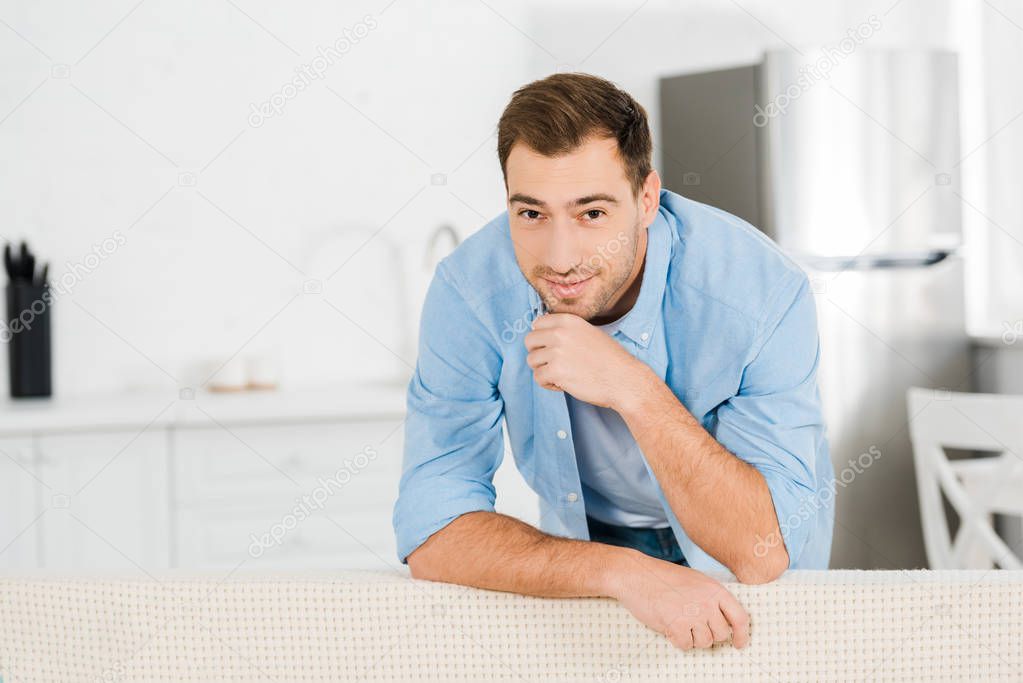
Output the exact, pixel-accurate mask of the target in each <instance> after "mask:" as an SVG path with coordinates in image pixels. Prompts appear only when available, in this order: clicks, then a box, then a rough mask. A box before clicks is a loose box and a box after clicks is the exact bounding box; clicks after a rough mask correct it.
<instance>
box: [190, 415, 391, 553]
mask: <svg viewBox="0 0 1023 683" xmlns="http://www.w3.org/2000/svg"><path fill="white" fill-rule="evenodd" d="M402 427H403V422H402V420H401V418H400V417H392V418H388V419H360V420H341V421H332V422H291V423H283V424H270V425H260V426H252V425H231V424H226V423H224V422H220V421H217V423H216V424H214V425H212V426H210V427H205V428H182V429H178V430H174V434H173V442H172V443H173V446H172V452H173V454H174V455H173V461H174V464H173V471H174V473H175V481H176V482H177V486H176V488H175V496H174V504H173V507H174V509H175V510H176V511H177V513H176V517H175V524H174V527H175V529H176V534H175V535H176V543H175V550H174V561H175V564H177V565H179V566H183V567H205V568H223V569H233V568H234V567H236V566H243V567H267V568H270V567H272V568H281V569H285V568H302V567H313V568H327V569H329V568H365V569H386V568H388V567H396V566H397V558H396V556H395V544H394V534H393V531H392V528H391V509H392V506H393V504H394V500H395V498H396V497H397V491H398V479H399V477H400V474H401V455H402V454H401V450H402V449H401V445H402Z"/></svg>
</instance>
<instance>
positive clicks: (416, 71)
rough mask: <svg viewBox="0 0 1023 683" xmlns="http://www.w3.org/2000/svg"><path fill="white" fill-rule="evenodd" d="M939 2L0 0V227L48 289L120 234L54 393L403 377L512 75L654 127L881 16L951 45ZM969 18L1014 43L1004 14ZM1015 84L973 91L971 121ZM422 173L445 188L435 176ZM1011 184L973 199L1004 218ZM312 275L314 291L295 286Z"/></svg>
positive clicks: (481, 191)
mask: <svg viewBox="0 0 1023 683" xmlns="http://www.w3.org/2000/svg"><path fill="white" fill-rule="evenodd" d="M1004 4H1005V5H1006V9H1005V10H1004V11H1011V10H1012V8H1011V7H1009V5H1010V3H1004ZM1015 5H1017V6H1018V5H1019V3H1018V2H1017V3H1015ZM953 8H954V0H946V1H943V2H940V3H930V2H924V1H923V0H901V2H897V3H895V2H892V1H888V0H886V1H885V2H868V3H862V2H852V1H851V0H846V1H838V0H834V1H832V2H824V3H822V2H810V1H809V0H800V1H799V2H797V3H785V4H784V5H782V4H780V3H769V2H766V1H765V0H746V1H745V2H742V3H731V2H711V1H710V0H703V1H700V2H687V3H677V2H667V1H650V2H646V3H643V2H635V3H631V4H620V3H612V2H601V3H584V2H577V1H572V0H562V1H561V2H557V3H549V2H548V3H543V4H541V3H539V2H533V3H510V2H503V3H502V2H491V1H490V0H488V1H487V2H486V3H484V2H482V1H480V0H456V1H453V2H447V3H444V4H443V5H441V4H439V3H427V2H425V0H396V1H395V2H391V3H388V2H387V1H385V2H356V3H333V2H325V1H324V2H311V3H303V4H302V5H301V6H297V5H293V4H281V3H273V2H268V1H266V0H259V1H256V0H231V1H227V0H225V1H223V2H208V1H202V2H201V1H199V0H182V1H180V2H163V1H161V0H144V1H143V2H141V3H138V2H137V0H124V1H114V0H105V1H104V2H99V3H76V2H69V1H67V0H62V1H60V2H51V3H46V4H39V3H21V4H17V5H14V4H10V5H7V6H5V7H3V8H2V9H0V19H3V23H0V152H2V154H3V158H4V163H3V164H0V235H2V236H3V237H5V238H9V239H21V238H22V237H27V238H28V239H29V240H30V241H31V243H32V245H33V246H34V248H35V249H36V251H37V252H38V253H39V254H41V255H42V256H43V257H44V258H48V259H50V260H51V261H52V262H53V263H52V266H51V278H52V279H54V280H59V279H60V278H61V276H62V275H64V274H65V273H66V272H67V271H68V264H69V263H70V264H76V263H82V262H83V260H84V259H85V258H86V255H87V254H89V253H90V252H91V251H92V249H93V245H98V244H100V243H101V242H102V241H103V240H104V239H105V238H108V237H111V236H113V235H115V234H116V235H120V236H123V241H124V244H123V246H117V248H116V249H114V250H113V253H111V254H109V255H104V258H102V259H101V260H100V262H99V265H98V267H96V268H95V269H94V270H92V271H91V272H83V271H82V269H81V268H79V270H78V272H79V275H80V277H77V278H72V280H73V288H72V291H71V293H70V294H68V295H66V296H63V297H61V298H60V299H59V300H58V303H57V305H56V307H55V309H54V310H55V315H56V319H55V323H54V324H55V334H56V339H55V345H56V346H55V349H56V356H55V372H56V387H55V388H56V391H57V392H60V393H70V394H78V393H86V392H92V391H117V390H122V389H126V388H140V387H157V388H174V387H176V386H181V385H193V384H196V383H199V382H201V381H202V380H204V379H206V378H207V377H208V375H209V371H210V370H211V369H213V368H215V367H216V366H218V365H220V364H221V363H223V362H224V361H225V360H227V359H228V358H230V357H232V356H235V355H237V357H244V356H247V355H251V354H269V355H270V356H271V357H273V358H276V359H277V361H278V362H279V363H280V365H281V371H282V377H283V379H284V381H285V382H286V383H288V384H292V385H305V384H318V383H324V382H329V381H332V380H339V379H357V378H391V379H395V378H397V379H399V380H400V378H402V377H403V376H404V375H406V374H407V372H408V371H409V367H408V365H409V364H411V363H414V352H413V350H412V348H411V345H410V338H411V334H410V330H412V329H414V327H415V325H416V320H417V318H418V307H419V302H420V298H421V296H422V292H423V286H424V284H425V282H426V279H427V278H428V276H429V274H430V270H429V268H428V267H427V266H426V265H425V263H424V253H423V252H424V245H425V241H426V238H427V236H428V235H429V233H430V232H431V231H432V230H434V229H435V228H436V227H437V226H438V225H440V224H441V223H445V222H448V223H450V224H452V225H453V226H454V227H455V229H456V230H457V231H458V232H459V233H460V234H462V235H463V236H465V235H467V234H469V233H471V232H473V231H474V230H475V229H477V228H478V227H479V226H480V225H482V224H483V223H484V222H485V220H487V219H489V218H490V217H492V216H493V215H495V214H497V213H499V212H500V211H501V210H503V200H502V198H503V194H502V190H503V187H502V185H501V180H500V171H499V168H498V166H497V162H496V159H495V154H494V149H495V140H494V138H493V137H492V134H493V132H494V128H495V125H496V122H497V118H498V116H499V114H500V112H501V109H502V108H503V106H504V105H505V103H506V102H507V99H508V97H509V96H510V94H511V92H512V91H513V90H514V89H515V88H516V87H518V86H520V85H522V84H523V83H525V82H528V81H530V80H533V79H536V78H540V77H543V76H545V75H547V74H549V73H551V72H553V71H555V70H583V71H589V72H592V73H597V74H600V75H603V76H606V77H608V78H611V79H613V80H615V81H616V82H618V83H619V84H620V85H622V86H623V87H625V88H627V89H628V90H630V91H631V92H632V93H633V94H634V95H635V96H636V97H637V98H638V99H639V100H640V101H641V102H643V103H644V104H645V105H646V107H647V109H648V111H649V112H650V114H651V115H652V123H653V125H654V128H655V131H656V127H657V124H658V120H657V102H656V99H655V95H656V83H657V78H658V77H659V76H661V75H663V74H666V73H678V72H683V71H689V70H694V69H700V68H711V67H717V66H722V65H728V64H737V63H745V62H750V61H753V60H755V59H757V57H758V56H759V55H760V53H761V52H762V51H763V50H764V49H765V48H767V47H772V46H778V45H782V44H785V43H791V44H793V45H800V46H805V45H815V44H816V45H819V44H822V43H825V44H827V43H833V42H836V41H838V40H839V39H840V38H841V37H843V36H844V35H845V31H846V30H847V29H848V28H851V27H853V26H856V25H857V24H859V23H860V22H862V21H865V20H866V18H867V17H868V16H869V15H870V14H876V15H877V16H878V17H880V18H881V19H882V23H883V28H882V30H881V31H880V32H879V33H878V34H877V36H876V37H875V38H874V39H872V40H876V41H877V43H878V44H889V45H931V46H936V47H958V46H959V45H960V42H961V40H960V33H961V29H960V27H958V25H957V23H956V20H955V17H957V16H958V15H957V14H955V13H954V12H953ZM1015 11H1017V12H1018V22H1017V23H1023V11H1019V8H1018V7H1017V8H1016V10H1015ZM989 14H991V13H990V11H989ZM367 15H371V19H370V22H371V23H375V28H372V29H370V30H369V31H368V33H367V34H366V35H365V37H363V38H361V39H360V40H359V41H358V42H357V43H356V44H354V45H353V46H352V49H351V50H350V51H349V52H347V53H346V54H344V55H343V56H342V57H341V58H340V59H338V60H336V61H335V63H333V64H331V65H329V66H328V68H327V69H326V71H325V75H324V77H323V78H322V79H317V80H313V81H312V84H311V86H310V87H309V88H308V89H306V90H303V91H301V92H298V93H297V94H296V95H295V96H294V97H293V98H292V99H289V100H287V102H286V104H285V106H284V107H283V110H282V112H281V114H280V115H275V116H272V117H270V118H268V119H267V120H265V122H263V123H262V125H259V126H253V125H251V121H250V115H251V112H252V110H251V105H252V104H254V103H261V102H264V101H266V100H267V99H268V98H270V97H271V96H272V95H274V94H275V93H280V92H281V90H282V86H284V84H285V83H287V82H288V81H289V80H290V79H293V78H295V76H296V69H299V68H301V67H303V66H304V65H310V66H312V65H313V60H314V58H316V56H317V48H318V47H322V46H327V45H330V44H331V43H333V42H334V41H335V40H336V39H337V38H339V37H341V36H342V35H344V31H345V29H348V30H354V29H355V27H356V26H357V25H358V24H360V22H366V21H367V20H366V16H367ZM987 22H988V24H989V25H988V28H987V30H988V31H989V32H990V33H991V35H992V36H993V37H999V35H1000V32H1001V33H1004V36H1001V37H1002V38H1004V40H1005V41H1006V42H1007V43H1008V44H1011V45H1019V44H1020V41H1019V35H1018V34H1015V33H1013V31H1015V30H1016V29H1015V28H1013V27H1012V26H1011V25H1009V24H1008V23H1005V22H1004V21H1003V20H1002V18H1001V17H996V16H994V15H992V16H989V17H988V18H987ZM1000 22H1001V23H1000ZM1005 69H1006V70H1007V71H1008V72H1009V73H1012V72H1013V67H1011V65H1006V66H1005ZM1017 81H1018V79H1017ZM1013 88H1014V89H1018V83H1017V84H1016V85H1013ZM1013 92H1015V90H1013ZM1017 95H1018V93H1016V94H1015V95H1011V94H1010V95H1005V96H999V97H998V98H997V99H995V100H993V101H992V107H991V109H990V112H989V120H990V121H991V122H992V123H991V125H997V124H998V122H1000V121H1002V120H1003V119H1005V118H1006V115H1007V114H1008V113H1009V112H1010V111H1011V110H1012V109H1013V106H1014V105H1015V104H1019V103H1018V102H1016V100H1017V99H1018V97H1017ZM1021 107H1023V104H1021ZM1020 125H1023V124H1020ZM1019 130H1023V129H1018V130H1017V131H1016V132H1010V131H1007V132H1005V133H1003V134H1002V135H1001V140H1000V142H1003V143H1005V145H1006V146H1005V147H1004V148H1003V147H1001V146H1000V147H999V149H998V151H996V152H995V156H994V161H993V162H992V163H997V164H1005V165H1009V166H1011V165H1012V164H1014V163H1018V162H1015V161H1013V160H1012V159H1013V158H1018V157H1019V155H1018V154H1013V152H1012V148H1011V147H1010V146H1009V145H1011V144H1015V141H1017V140H1023V138H1020V137H1019V136H1020V135H1023V133H1021V132H1019ZM965 148H967V143H966V142H964V149H965ZM1003 150H1004V151H1003ZM657 157H658V162H659V157H660V155H659V154H658V155H657ZM438 173H440V174H445V184H442V185H435V184H432V181H431V178H432V177H433V176H434V174H438ZM1015 177H1018V174H1015V175H1012V174H1006V180H1004V181H1002V182H1003V185H998V186H997V187H995V186H993V188H992V192H998V193H999V195H998V196H999V197H1000V199H997V200H994V201H993V206H992V211H993V212H995V214H996V215H997V216H999V217H1000V218H1001V220H1002V221H1003V222H1004V223H1007V224H1012V222H1013V221H1014V220H1016V219H1015V213H1018V212H1017V211H1016V209H1017V207H1016V206H1015V204H1013V203H1012V202H1013V201H1018V200H1016V199H1013V200H1009V199H1007V198H1008V197H1010V196H1011V197H1016V196H1017V195H1018V193H1015V192H1012V191H1011V189H1012V188H1011V183H1012V182H1013V180H1012V179H1013V178H1015ZM193 180H194V183H195V184H194V185H190V183H191V182H193ZM374 234H377V236H376V237H375V238H372V239H370V238H371V236H373V235H374ZM367 240H368V241H367ZM363 245H365V246H363ZM1007 246H1008V247H1009V248H1008V249H997V250H995V252H996V253H999V254H1001V255H1002V256H1000V258H1003V259H1008V260H1010V261H1011V260H1012V259H1014V258H1015V257H1016V254H1018V245H1013V244H1007ZM395 250H397V251H395ZM353 255H354V256H353ZM342 264H344V265H343V267H341V266H342ZM339 267H341V268H340V270H338V268H339ZM335 272H336V275H334V276H333V277H331V275H332V274H333V273H335ZM1013 272H1015V271H1013ZM69 277H70V276H69ZM1015 277H1017V278H1018V277H1020V276H1019V273H1018V272H1015ZM309 280H314V281H316V280H319V281H323V282H324V285H323V293H322V294H321V293H316V292H313V293H304V291H305V289H309V288H310V286H309V285H307V284H306V283H307V281H309ZM311 288H312V289H314V290H315V284H314V285H313V286H312V287H311ZM1017 290H1018V287H1017ZM1013 300H1014V301H1015V300H1016V298H1014V299H1013ZM1019 315H1021V316H1023V311H1020V312H1019ZM0 366H3V367H4V370H3V371H0V372H5V371H6V364H5V363H3V364H0ZM5 383H6V382H5Z"/></svg>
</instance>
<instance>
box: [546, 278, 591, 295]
mask: <svg viewBox="0 0 1023 683" xmlns="http://www.w3.org/2000/svg"><path fill="white" fill-rule="evenodd" d="M544 279H545V280H547V278H544ZM592 279H593V276H590V277H588V278H586V279H585V280H576V281H574V282H571V283H567V282H555V281H554V280H547V284H549V285H550V286H551V289H552V290H554V294H555V296H557V297H558V298H559V299H570V298H572V297H577V296H579V295H580V294H582V293H583V292H584V291H585V290H586V286H587V285H588V284H589V282H590V280H592Z"/></svg>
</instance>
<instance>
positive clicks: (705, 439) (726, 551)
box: [619, 371, 789, 583]
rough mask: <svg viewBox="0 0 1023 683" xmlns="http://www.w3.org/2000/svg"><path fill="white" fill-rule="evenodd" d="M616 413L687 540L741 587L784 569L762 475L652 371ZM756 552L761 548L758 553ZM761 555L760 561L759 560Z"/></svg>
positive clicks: (783, 552)
mask: <svg viewBox="0 0 1023 683" xmlns="http://www.w3.org/2000/svg"><path fill="white" fill-rule="evenodd" d="M638 382H639V384H638V385H637V387H638V389H637V390H636V391H635V392H632V394H631V395H630V398H629V399H628V400H626V401H625V402H623V404H622V405H621V406H620V407H619V412H620V413H621V415H622V417H623V419H624V420H625V422H626V424H627V425H628V427H629V430H630V431H631V432H632V435H633V437H634V438H635V439H636V442H637V443H638V444H639V447H640V449H641V450H642V451H643V454H644V455H645V456H646V458H647V461H648V462H649V463H650V467H651V469H652V470H653V472H654V474H655V476H656V477H657V481H658V483H659V484H660V485H661V488H662V489H663V491H664V494H665V497H666V498H667V501H668V504H669V505H670V506H671V509H672V510H673V511H674V512H675V514H676V516H677V517H678V520H679V522H680V523H681V525H682V527H683V528H684V529H685V530H686V533H687V534H688V535H689V537H690V538H691V539H692V540H693V542H695V543H696V544H697V545H699V546H700V547H701V548H703V549H704V550H705V551H706V552H707V553H708V554H710V555H711V556H712V557H714V558H715V559H717V560H718V561H719V562H721V563H722V564H724V565H725V566H726V567H728V568H729V569H730V570H732V573H733V574H735V576H736V577H737V578H738V579H739V580H740V581H743V582H746V583H761V582H764V581H770V580H772V579H774V578H775V577H776V576H777V575H778V574H780V573H781V572H783V571H784V570H785V569H786V568H787V567H788V562H789V561H788V554H787V552H786V550H785V547H784V545H783V544H771V545H770V546H769V547H768V548H767V551H766V553H765V552H764V551H763V548H764V544H763V543H759V544H758V541H759V540H761V539H764V538H779V537H780V534H779V529H778V519H777V515H776V514H775V511H774V502H773V500H772V497H771V492H770V490H769V489H768V486H767V482H766V481H765V480H764V477H763V476H762V475H761V474H760V472H758V471H757V470H756V468H755V467H753V466H752V465H750V464H748V463H746V462H744V461H742V460H741V459H739V458H738V457H736V456H735V455H733V454H732V453H730V452H728V450H727V449H726V448H724V447H723V446H722V445H721V444H719V443H718V442H717V440H715V439H714V437H712V436H711V435H710V434H709V433H708V432H707V431H706V430H705V429H704V428H703V426H702V425H701V424H700V423H699V422H698V421H697V420H696V418H694V417H693V416H692V414H690V413H689V411H688V410H687V409H686V408H685V406H683V405H682V404H681V403H680V402H679V401H678V399H677V398H676V397H675V395H674V394H673V393H672V392H671V389H669V388H668V387H667V385H665V384H664V382H662V381H661V380H660V378H659V377H657V376H655V375H654V374H653V373H652V372H649V371H647V372H646V373H644V374H642V375H640V378H639V380H638ZM758 549H760V551H759V553H758ZM758 555H759V556H758Z"/></svg>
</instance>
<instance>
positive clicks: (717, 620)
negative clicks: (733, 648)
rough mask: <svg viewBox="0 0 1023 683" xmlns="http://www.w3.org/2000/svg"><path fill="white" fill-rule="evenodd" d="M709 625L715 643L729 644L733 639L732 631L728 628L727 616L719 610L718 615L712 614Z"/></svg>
mask: <svg viewBox="0 0 1023 683" xmlns="http://www.w3.org/2000/svg"><path fill="white" fill-rule="evenodd" d="M707 625H708V626H710V632H711V635H713V636H714V642H715V643H727V642H728V641H729V640H730V639H731V638H732V629H731V628H730V627H729V626H728V620H727V619H725V615H724V614H722V613H721V610H718V611H717V613H716V614H712V615H711V616H710V618H709V619H707Z"/></svg>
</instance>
